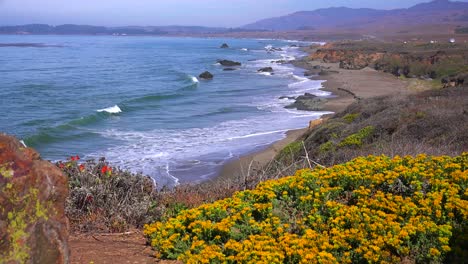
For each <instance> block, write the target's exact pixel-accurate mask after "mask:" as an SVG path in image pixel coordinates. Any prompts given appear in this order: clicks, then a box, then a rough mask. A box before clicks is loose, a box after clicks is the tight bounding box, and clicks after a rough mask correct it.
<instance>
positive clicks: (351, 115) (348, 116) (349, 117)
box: [343, 113, 360, 123]
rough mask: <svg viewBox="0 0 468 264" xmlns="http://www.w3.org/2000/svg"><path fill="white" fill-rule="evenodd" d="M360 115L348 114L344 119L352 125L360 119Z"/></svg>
mask: <svg viewBox="0 0 468 264" xmlns="http://www.w3.org/2000/svg"><path fill="white" fill-rule="evenodd" d="M359 115H360V114H359V113H356V114H347V115H345V116H344V117H343V119H344V120H345V121H346V122H348V123H352V122H354V120H356V118H358V117H359Z"/></svg>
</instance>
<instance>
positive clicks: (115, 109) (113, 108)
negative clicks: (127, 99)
mask: <svg viewBox="0 0 468 264" xmlns="http://www.w3.org/2000/svg"><path fill="white" fill-rule="evenodd" d="M96 111H97V112H107V113H109V114H118V113H122V109H120V107H119V106H118V105H114V106H111V107H108V108H104V109H99V110H96Z"/></svg>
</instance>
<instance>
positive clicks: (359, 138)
mask: <svg viewBox="0 0 468 264" xmlns="http://www.w3.org/2000/svg"><path fill="white" fill-rule="evenodd" d="M372 133H374V127H373V126H368V127H365V128H363V129H361V130H360V131H359V132H358V133H356V134H352V135H350V136H348V137H347V138H345V139H344V140H343V141H341V142H340V144H338V146H339V147H350V146H355V147H361V146H362V144H363V140H364V139H366V138H368V137H370V136H371V135H372Z"/></svg>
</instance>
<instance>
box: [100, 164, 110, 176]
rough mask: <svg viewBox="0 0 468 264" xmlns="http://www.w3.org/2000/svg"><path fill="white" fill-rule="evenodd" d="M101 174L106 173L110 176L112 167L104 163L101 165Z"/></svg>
mask: <svg viewBox="0 0 468 264" xmlns="http://www.w3.org/2000/svg"><path fill="white" fill-rule="evenodd" d="M101 174H103V175H104V174H107V175H108V176H110V175H111V174H112V168H111V167H109V166H106V165H104V166H102V168H101Z"/></svg>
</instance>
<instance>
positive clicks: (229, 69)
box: [223, 68, 236, 71]
mask: <svg viewBox="0 0 468 264" xmlns="http://www.w3.org/2000/svg"><path fill="white" fill-rule="evenodd" d="M235 70H236V68H224V69H223V71H235Z"/></svg>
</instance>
